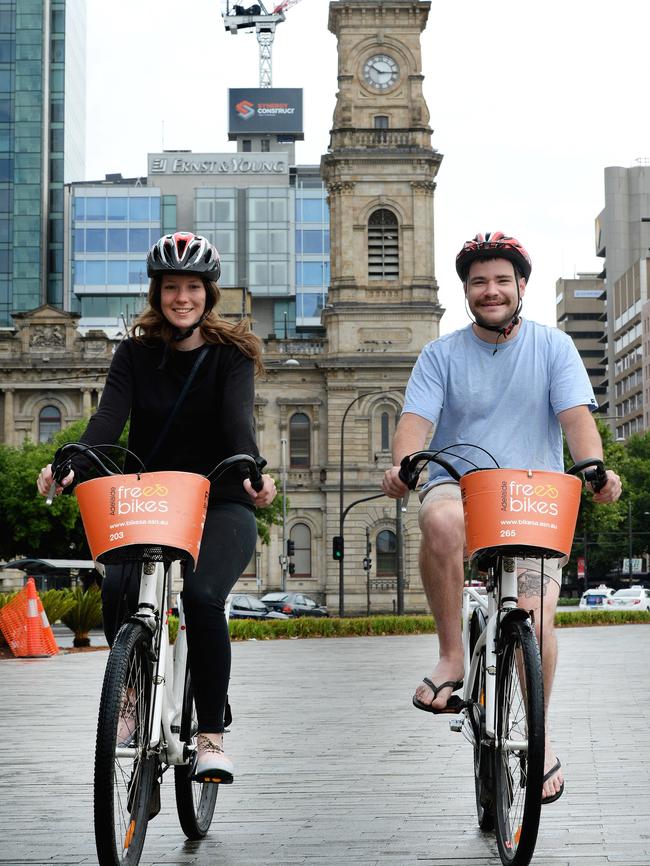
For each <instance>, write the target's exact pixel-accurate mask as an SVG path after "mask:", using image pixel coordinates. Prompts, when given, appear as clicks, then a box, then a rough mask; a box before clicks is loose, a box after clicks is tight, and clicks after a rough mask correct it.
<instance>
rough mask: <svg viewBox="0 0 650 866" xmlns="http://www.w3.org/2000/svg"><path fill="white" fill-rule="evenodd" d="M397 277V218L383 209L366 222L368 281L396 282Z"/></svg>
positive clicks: (375, 212) (374, 213)
mask: <svg viewBox="0 0 650 866" xmlns="http://www.w3.org/2000/svg"><path fill="white" fill-rule="evenodd" d="M398 277H399V229H398V226H397V217H396V216H395V214H394V213H391V212H390V211H389V210H386V209H385V208H380V209H379V210H376V211H374V212H373V213H372V214H371V215H370V219H369V220H368V279H370V280H396V279H398Z"/></svg>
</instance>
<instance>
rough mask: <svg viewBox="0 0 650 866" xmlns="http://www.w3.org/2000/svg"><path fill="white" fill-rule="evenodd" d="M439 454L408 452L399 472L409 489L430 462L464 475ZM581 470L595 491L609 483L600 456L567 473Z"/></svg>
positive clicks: (458, 476)
mask: <svg viewBox="0 0 650 866" xmlns="http://www.w3.org/2000/svg"><path fill="white" fill-rule="evenodd" d="M439 455H440V452H439V451H416V452H414V453H413V454H407V455H406V457H404V458H403V459H402V461H401V463H400V468H399V473H398V477H399V479H400V481H402V482H403V483H404V484H406V486H407V487H408V489H409V491H411V490H415V488H416V486H417V483H418V480H419V478H420V473H421V472H422V470H423V469H424V467H425V466H426V465H427V464H428V463H437V464H438V466H441V467H442V468H443V469H444V470H445V472H448V473H449V475H450V476H451V477H452V478H453V479H454V481H460V479H461V477H462V476H461V473H460V472H458V470H457V469H456V468H455V467H454V466H452V465H451V463H449V462H448V461H447V460H445V459H444V458H443V457H440V456H439ZM469 471H470V472H477V471H479V472H480V471H481V470H480V468H479V469H470V470H469ZM580 472H582V473H583V474H584V478H585V481H588V482H589V483H590V484H591V486H592V489H593V491H594V493H598V491H599V490H602V489H603V487H604V486H605V484H607V470H606V469H605V464H604V463H603V461H602V460H601V459H600V458H598V457H590V458H587V459H586V460H580V461H579V462H578V463H576V464H575V465H574V466H572V467H571V468H570V469H567V471H566V474H567V475H578V473H580ZM464 474H467V473H464ZM408 497H409V494H408V492H407V493H406V495H405V496H404V497H403V499H402V511H406V504H407V502H408Z"/></svg>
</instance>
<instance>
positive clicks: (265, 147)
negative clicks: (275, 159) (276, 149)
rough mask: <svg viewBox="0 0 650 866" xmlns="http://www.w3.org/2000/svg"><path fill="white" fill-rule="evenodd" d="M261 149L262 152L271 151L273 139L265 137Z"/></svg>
mask: <svg viewBox="0 0 650 866" xmlns="http://www.w3.org/2000/svg"><path fill="white" fill-rule="evenodd" d="M260 145H261V147H260V150H261V152H262V153H269V152H270V150H271V141H270V139H268V138H263V139H262V140H261V142H260Z"/></svg>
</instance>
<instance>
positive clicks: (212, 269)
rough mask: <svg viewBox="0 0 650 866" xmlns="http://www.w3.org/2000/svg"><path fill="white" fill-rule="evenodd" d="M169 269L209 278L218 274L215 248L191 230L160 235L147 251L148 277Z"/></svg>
mask: <svg viewBox="0 0 650 866" xmlns="http://www.w3.org/2000/svg"><path fill="white" fill-rule="evenodd" d="M170 271H175V272H178V271H180V272H184V273H189V274H199V275H200V276H202V277H207V278H208V279H210V280H218V279H219V277H220V276H221V260H220V258H219V253H218V251H217V248H216V247H215V246H213V245H212V244H211V243H210V241H209V240H207V239H206V238H204V237H202V236H201V235H195V234H193V233H192V232H175V233H174V234H173V235H163V237H161V238H160V240H159V241H156V243H155V244H154V245H153V246H152V247H151V249H150V250H149V253H148V254H147V276H149V277H155V276H157V275H158V274H163V273H169V272H170Z"/></svg>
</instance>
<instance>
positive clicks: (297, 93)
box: [228, 87, 304, 140]
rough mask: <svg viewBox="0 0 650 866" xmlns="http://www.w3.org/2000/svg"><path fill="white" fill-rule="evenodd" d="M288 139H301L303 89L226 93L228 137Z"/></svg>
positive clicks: (251, 90) (302, 134)
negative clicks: (269, 135)
mask: <svg viewBox="0 0 650 866" xmlns="http://www.w3.org/2000/svg"><path fill="white" fill-rule="evenodd" d="M246 133H250V134H251V135H260V134H262V135H263V134H264V133H271V134H275V135H278V134H279V135H291V136H292V137H293V138H297V139H302V138H304V132H303V128H302V89H301V88H298V87H292V88H280V87H257V88H256V87H249V88H246V87H236V88H231V89H230V90H229V91H228V137H229V138H230V139H231V140H232V138H234V137H235V136H240V135H246Z"/></svg>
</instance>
